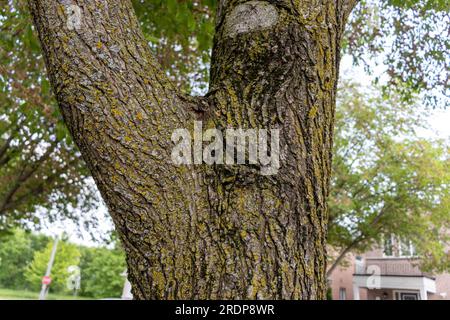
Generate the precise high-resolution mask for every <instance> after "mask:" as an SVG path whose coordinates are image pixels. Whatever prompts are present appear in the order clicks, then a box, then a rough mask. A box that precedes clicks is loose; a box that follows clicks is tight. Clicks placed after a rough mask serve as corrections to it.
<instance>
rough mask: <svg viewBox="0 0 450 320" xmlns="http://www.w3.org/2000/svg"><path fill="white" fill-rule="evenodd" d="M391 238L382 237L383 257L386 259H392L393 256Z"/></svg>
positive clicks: (390, 236)
mask: <svg viewBox="0 0 450 320" xmlns="http://www.w3.org/2000/svg"><path fill="white" fill-rule="evenodd" d="M392 238H393V236H392V235H389V236H386V237H384V250H383V253H384V255H385V256H386V257H392V256H393V255H394V250H393V243H392V242H393V241H392Z"/></svg>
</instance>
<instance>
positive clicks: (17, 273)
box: [0, 229, 49, 289]
mask: <svg viewBox="0 0 450 320" xmlns="http://www.w3.org/2000/svg"><path fill="white" fill-rule="evenodd" d="M48 241H49V238H48V237H47V236H44V235H37V234H32V233H27V232H25V231H23V230H20V229H15V230H13V231H12V232H11V233H10V234H9V235H7V236H3V237H2V238H1V239H0V287H6V288H21V289H22V288H27V287H28V286H27V281H26V279H25V278H24V275H23V274H24V272H25V269H26V267H27V265H28V264H30V263H31V262H32V261H33V255H34V252H35V251H39V250H42V249H43V248H44V247H45V246H46V245H47V242H48Z"/></svg>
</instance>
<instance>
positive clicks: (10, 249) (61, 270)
mask: <svg viewBox="0 0 450 320" xmlns="http://www.w3.org/2000/svg"><path fill="white" fill-rule="evenodd" d="M117 243H118V241H117V239H115V238H114V236H113V237H112V239H111V243H110V244H109V245H110V246H116V248H114V249H109V248H106V247H98V248H96V247H94V248H92V247H86V246H76V245H74V244H71V243H68V242H67V241H61V242H59V244H58V251H57V253H56V259H55V265H54V267H53V268H52V279H53V282H52V285H51V292H53V293H65V292H67V290H66V278H67V267H68V266H70V265H78V266H79V268H80V269H81V270H80V271H81V290H80V291H79V292H78V294H79V295H81V296H85V297H95V298H108V297H109V298H113V297H120V295H121V293H122V289H123V285H124V281H125V278H124V277H123V276H122V274H123V273H124V271H125V269H126V265H125V257H124V253H123V251H122V250H121V249H120V248H118V247H117ZM52 245H53V239H51V238H50V237H48V236H45V235H42V234H35V233H30V232H26V231H24V230H21V229H14V230H12V231H11V232H10V233H9V234H7V235H4V236H3V237H2V238H1V239H0V288H9V289H15V290H23V289H26V290H32V292H31V293H28V295H27V296H26V297H28V298H36V297H37V292H39V290H40V286H41V279H42V276H43V275H44V273H45V270H46V268H47V263H48V260H49V257H50V252H51V247H52ZM55 281H56V282H55Z"/></svg>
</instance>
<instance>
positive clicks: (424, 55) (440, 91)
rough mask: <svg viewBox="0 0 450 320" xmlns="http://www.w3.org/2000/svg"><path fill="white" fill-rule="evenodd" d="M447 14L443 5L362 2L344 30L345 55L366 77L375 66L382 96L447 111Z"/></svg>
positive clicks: (436, 0) (449, 8) (449, 5)
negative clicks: (382, 71) (417, 97)
mask: <svg viewBox="0 0 450 320" xmlns="http://www.w3.org/2000/svg"><path fill="white" fill-rule="evenodd" d="M449 13H450V2H449V1H447V0H406V1H404V0H389V1H379V0H362V1H360V3H359V5H358V6H357V7H356V8H355V10H354V11H353V14H352V15H351V18H350V21H349V24H348V26H347V31H346V37H345V41H344V49H345V52H346V53H348V54H350V55H351V56H353V58H354V63H355V64H363V65H364V66H365V67H366V70H367V71H369V72H373V71H374V69H375V68H378V67H380V64H381V66H382V67H383V68H385V69H386V70H385V71H386V72H385V74H384V76H387V79H385V80H387V81H386V84H385V85H384V86H383V90H385V91H390V92H391V93H397V94H399V95H400V96H401V97H402V99H404V100H406V101H409V102H412V101H413V98H414V96H415V95H416V94H421V96H422V97H423V100H424V101H425V102H426V103H427V104H428V105H430V106H433V107H438V106H445V107H448V105H449V102H450V100H449V94H450V92H449V84H448V81H449V74H448V66H449V64H450V54H449V49H450V38H449V24H450V15H449ZM380 57H381V59H380ZM377 80H379V79H378V78H377Z"/></svg>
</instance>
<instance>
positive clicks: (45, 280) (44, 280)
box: [42, 276, 52, 286]
mask: <svg viewBox="0 0 450 320" xmlns="http://www.w3.org/2000/svg"><path fill="white" fill-rule="evenodd" d="M50 283H52V278H50V276H43V277H42V284H45V285H46V286H48V285H49V284H50Z"/></svg>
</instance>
